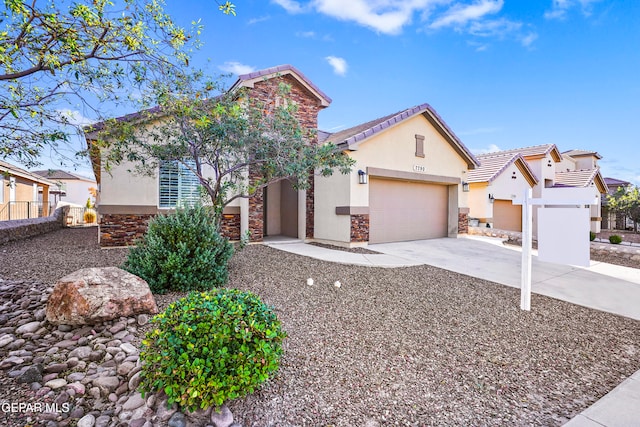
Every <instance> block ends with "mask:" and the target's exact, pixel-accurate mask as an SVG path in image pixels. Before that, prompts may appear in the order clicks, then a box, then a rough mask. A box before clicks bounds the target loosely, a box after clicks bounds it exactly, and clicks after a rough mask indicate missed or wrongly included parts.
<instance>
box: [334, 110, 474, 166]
mask: <svg viewBox="0 0 640 427" xmlns="http://www.w3.org/2000/svg"><path fill="white" fill-rule="evenodd" d="M418 114H424V115H425V118H427V120H429V121H430V122H431V123H432V124H433V125H434V126H436V127H440V129H438V130H441V131H442V132H441V133H443V136H445V138H447V139H448V140H449V142H450V143H451V144H452V145H453V146H454V149H455V150H456V151H457V152H458V154H460V155H461V156H462V157H466V161H467V164H468V165H469V167H470V168H475V167H478V166H479V165H480V163H479V162H478V160H477V159H476V158H475V156H474V155H473V154H472V153H471V151H469V149H468V148H467V147H466V146H465V145H464V144H463V143H462V141H461V140H460V139H459V138H458V137H457V136H456V134H455V133H454V132H453V131H452V130H451V128H449V126H448V125H447V124H446V123H445V122H444V120H442V118H441V117H440V116H439V115H438V113H436V111H435V110H434V109H433V108H432V107H431V106H430V105H429V104H420V105H417V106H415V107H412V108H407V109H406V110H402V111H399V112H397V113H393V114H389V115H387V116H384V117H380V118H377V119H375V120H371V121H368V122H366V123H362V124H359V125H357V126H354V127H351V128H349V129H345V130H342V131H340V132H336V133H333V134H331V135H329V137H328V138H326V140H325V142H331V143H333V144H335V145H337V146H338V147H339V148H342V149H355V148H356V147H357V146H358V145H359V144H360V143H361V142H363V141H365V140H367V139H369V138H370V137H372V136H374V135H376V134H379V133H381V132H383V131H385V130H387V129H389V128H391V127H393V126H395V125H397V124H398V123H401V122H403V121H405V120H407V119H409V118H411V117H414V116H416V115H418Z"/></svg>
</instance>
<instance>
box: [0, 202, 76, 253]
mask: <svg viewBox="0 0 640 427" xmlns="http://www.w3.org/2000/svg"><path fill="white" fill-rule="evenodd" d="M67 212H69V206H63V207H60V208H58V209H56V210H55V212H54V213H53V215H51V216H47V217H43V218H30V219H16V220H11V221H0V245H4V244H5V243H9V242H12V241H14V240H22V239H27V238H29V237H33V236H39V235H40V234H45V233H49V232H51V231H55V230H59V229H60V228H63V227H64V226H65V218H66V216H67Z"/></svg>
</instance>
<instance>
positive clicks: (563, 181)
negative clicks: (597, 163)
mask: <svg viewBox="0 0 640 427" xmlns="http://www.w3.org/2000/svg"><path fill="white" fill-rule="evenodd" d="M591 184H595V185H596V188H597V189H598V191H599V192H600V193H602V194H604V193H606V192H607V191H608V188H607V184H606V183H605V181H604V178H602V174H601V173H600V169H599V168H596V169H581V170H577V171H567V172H556V176H555V180H554V185H553V186H554V187H588V186H590V185H591Z"/></svg>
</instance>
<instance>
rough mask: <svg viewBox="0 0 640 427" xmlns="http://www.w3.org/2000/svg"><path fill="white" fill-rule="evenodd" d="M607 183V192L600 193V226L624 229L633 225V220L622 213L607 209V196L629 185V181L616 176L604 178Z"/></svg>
mask: <svg viewBox="0 0 640 427" xmlns="http://www.w3.org/2000/svg"><path fill="white" fill-rule="evenodd" d="M604 182H605V184H607V188H608V190H609V191H608V193H606V194H603V195H602V228H603V229H605V230H625V229H627V227H633V222H632V221H630V220H629V219H627V218H625V216H624V214H622V213H615V212H612V211H611V210H609V200H608V199H607V196H610V195H614V194H615V193H616V192H617V191H618V189H619V188H621V187H627V186H629V185H631V183H630V182H629V181H623V180H621V179H616V178H604Z"/></svg>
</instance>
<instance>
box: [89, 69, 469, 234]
mask: <svg viewBox="0 0 640 427" xmlns="http://www.w3.org/2000/svg"><path fill="white" fill-rule="evenodd" d="M282 81H284V82H285V83H287V84H288V85H290V86H291V92H290V96H291V98H292V100H293V101H294V102H295V103H296V104H297V106H298V120H299V121H300V123H301V125H302V127H303V128H307V129H312V130H314V131H315V130H317V127H318V113H319V112H320V111H321V110H322V109H324V108H327V107H328V106H329V105H330V103H331V98H329V97H328V96H327V95H326V94H324V92H322V91H321V90H320V89H319V88H318V87H317V86H315V85H314V84H313V83H312V82H311V81H310V80H309V79H307V78H306V77H305V76H304V75H303V74H302V73H301V72H300V71H298V70H297V69H295V68H294V67H292V66H291V65H282V66H278V67H274V68H270V69H266V70H262V71H257V72H254V73H251V74H246V75H242V76H240V77H239V78H238V80H237V81H236V83H235V84H234V85H233V88H236V87H245V88H248V90H249V96H253V97H256V98H258V99H261V100H264V99H263V98H264V96H265V94H267V93H269V90H268V89H269V88H271V87H273V86H275V85H278V84H279V82H282ZM135 117H136V116H135V115H132V116H129V118H135ZM86 135H87V140H88V141H87V142H88V144H91V139H92V137H93V136H92V133H91V132H87V133H86ZM316 138H317V140H315V141H310V143H324V142H332V143H334V144H336V145H337V146H338V147H339V148H340V149H341V150H343V152H344V153H346V154H347V155H349V156H351V157H352V158H353V159H354V160H355V161H356V165H355V167H354V169H353V170H352V172H351V173H350V174H348V175H341V174H338V173H337V174H334V176H331V177H319V176H315V177H314V179H313V185H312V186H311V188H309V189H308V190H294V189H293V187H292V186H291V185H290V184H289V183H288V181H287V180H283V181H280V182H277V183H275V184H271V185H270V186H268V187H267V188H265V189H264V191H263V192H261V193H260V192H259V193H257V194H255V195H254V196H252V197H250V198H249V199H237V200H236V201H234V202H233V203H232V204H231V205H229V206H227V207H226V208H225V210H224V212H223V220H222V227H223V232H224V233H225V234H226V235H227V236H228V237H230V238H232V239H238V238H239V237H240V236H241V235H243V234H244V233H245V232H246V231H249V232H250V235H251V240H252V241H262V240H263V238H264V237H267V236H274V235H284V236H290V237H294V238H298V239H313V240H318V241H323V242H329V243H333V244H338V245H342V246H362V245H366V244H367V243H369V242H389V241H399V240H416V239H423V238H432V237H443V236H451V237H454V236H457V234H458V232H466V228H467V220H468V204H467V193H466V192H464V191H463V181H464V179H466V174H467V173H468V171H469V170H470V169H474V168H475V167H477V166H478V164H479V163H478V161H477V160H476V159H475V157H474V156H473V155H472V154H471V153H470V152H469V150H468V149H467V148H466V147H465V146H464V144H463V143H462V142H461V141H460V140H459V139H458V138H457V137H456V135H455V134H454V133H453V132H452V131H451V129H450V128H449V127H448V126H447V125H446V124H445V122H444V121H443V120H442V119H441V118H440V117H439V116H438V115H437V113H436V112H435V111H434V110H433V108H431V107H430V106H429V105H427V104H422V105H419V106H417V107H413V108H409V109H406V110H404V111H400V112H398V113H394V114H391V115H389V116H386V117H382V118H380V119H377V120H373V121H370V122H367V123H364V124H361V125H358V126H354V127H352V128H350V129H347V130H344V131H341V132H337V133H333V134H332V133H328V132H321V131H320V132H317V134H316ZM92 163H93V167H94V172H95V175H96V180H97V183H98V185H99V189H100V192H99V198H98V200H99V202H98V213H99V217H100V242H101V245H103V246H121V245H126V244H129V243H131V242H132V241H133V240H134V239H135V238H136V237H139V236H140V235H141V234H142V233H143V232H144V231H145V229H146V223H147V221H148V219H149V218H150V217H152V216H153V215H156V214H158V213H161V212H167V211H169V210H171V209H173V208H175V207H176V205H177V204H178V203H179V201H180V200H181V199H187V200H188V199H189V198H191V197H193V195H194V194H197V190H198V182H197V180H194V177H193V176H190V175H189V173H188V172H187V171H186V170H181V167H180V166H179V165H177V164H162V165H161V166H160V167H159V169H158V172H157V174H156V176H154V177H148V176H138V175H134V174H132V173H130V172H129V171H128V169H131V165H130V164H126V163H123V164H121V165H119V166H115V167H113V168H112V170H111V172H110V173H109V174H107V173H104V170H103V169H104V168H103V166H102V164H101V163H102V162H101V156H100V155H99V154H96V153H94V155H93V156H92ZM123 188H126V190H127V191H122V189H123Z"/></svg>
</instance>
